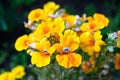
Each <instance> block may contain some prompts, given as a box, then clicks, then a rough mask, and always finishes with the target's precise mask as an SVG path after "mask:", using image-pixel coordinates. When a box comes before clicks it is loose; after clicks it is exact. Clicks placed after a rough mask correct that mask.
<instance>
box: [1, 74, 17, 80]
mask: <svg viewBox="0 0 120 80" xmlns="http://www.w3.org/2000/svg"><path fill="white" fill-rule="evenodd" d="M0 80H15V76H14V75H13V74H11V73H10V72H4V73H2V74H0Z"/></svg>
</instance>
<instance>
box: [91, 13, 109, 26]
mask: <svg viewBox="0 0 120 80" xmlns="http://www.w3.org/2000/svg"><path fill="white" fill-rule="evenodd" d="M93 19H94V20H95V21H97V22H99V24H103V27H106V26H108V23H109V19H108V18H107V17H105V16H104V15H103V14H100V13H95V14H94V15H93Z"/></svg>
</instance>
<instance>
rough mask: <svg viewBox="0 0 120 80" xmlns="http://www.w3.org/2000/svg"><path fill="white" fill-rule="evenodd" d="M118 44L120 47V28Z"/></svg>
mask: <svg viewBox="0 0 120 80" xmlns="http://www.w3.org/2000/svg"><path fill="white" fill-rule="evenodd" d="M117 46H118V47H120V30H119V31H118V41H117Z"/></svg>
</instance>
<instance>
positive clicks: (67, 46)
mask: <svg viewBox="0 0 120 80" xmlns="http://www.w3.org/2000/svg"><path fill="white" fill-rule="evenodd" d="M54 46H55V48H56V50H57V51H58V52H59V54H57V55H56V60H57V62H58V64H59V65H61V66H63V67H65V68H71V67H78V66H79V65H80V64H81V62H82V56H81V55H80V54H77V53H75V52H73V51H75V50H76V49H77V48H78V47H79V38H78V37H77V36H76V33H75V32H73V31H72V30H66V31H65V32H64V35H60V43H56V44H55V45H54Z"/></svg>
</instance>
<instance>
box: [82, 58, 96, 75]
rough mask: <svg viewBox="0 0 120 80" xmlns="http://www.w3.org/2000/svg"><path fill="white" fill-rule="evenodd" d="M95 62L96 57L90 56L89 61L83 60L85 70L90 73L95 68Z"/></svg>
mask: <svg viewBox="0 0 120 80" xmlns="http://www.w3.org/2000/svg"><path fill="white" fill-rule="evenodd" d="M95 63H96V61H95V57H90V58H89V61H83V63H82V66H81V67H82V69H83V70H84V72H85V73H86V74H88V73H90V72H91V71H92V70H93V69H94V67H95Z"/></svg>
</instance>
